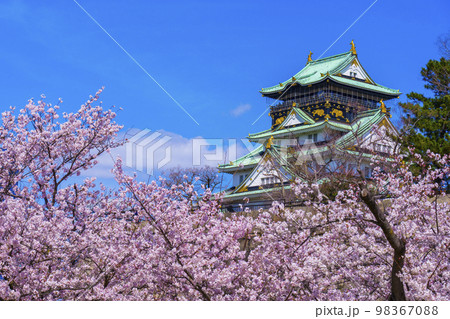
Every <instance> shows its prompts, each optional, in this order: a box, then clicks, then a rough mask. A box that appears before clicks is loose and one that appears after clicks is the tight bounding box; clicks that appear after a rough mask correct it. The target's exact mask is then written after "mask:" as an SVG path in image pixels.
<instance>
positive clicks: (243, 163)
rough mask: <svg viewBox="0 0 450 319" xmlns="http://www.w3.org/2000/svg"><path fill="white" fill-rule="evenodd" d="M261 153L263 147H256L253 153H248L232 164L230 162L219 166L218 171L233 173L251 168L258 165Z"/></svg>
mask: <svg viewBox="0 0 450 319" xmlns="http://www.w3.org/2000/svg"><path fill="white" fill-rule="evenodd" d="M262 151H263V145H259V146H258V147H256V148H255V149H254V150H253V151H251V152H250V153H248V154H247V155H244V156H242V157H241V158H238V159H237V160H235V161H234V162H230V163H228V164H223V165H219V170H220V171H224V172H225V171H228V172H230V171H233V170H236V169H239V170H240V169H243V168H245V167H252V166H255V165H256V164H258V162H259V160H260V159H261V155H259V153H261V152H262Z"/></svg>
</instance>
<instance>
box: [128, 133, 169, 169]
mask: <svg viewBox="0 0 450 319" xmlns="http://www.w3.org/2000/svg"><path fill="white" fill-rule="evenodd" d="M171 139H172V138H171V137H170V136H167V135H163V134H162V133H159V132H153V133H152V132H151V131H150V130H149V129H145V130H142V131H140V132H139V133H137V134H135V135H133V136H132V137H131V138H129V139H128V141H127V143H126V144H125V151H126V154H125V165H126V166H128V167H132V168H134V169H136V170H138V171H141V172H145V173H147V174H149V175H152V174H153V170H154V169H155V168H156V169H160V168H162V167H163V166H164V165H166V164H168V163H169V162H170V160H171V158H172V148H171V146H170V145H166V144H167V143H168V142H169V141H170V140H171ZM161 152H163V154H162V156H161ZM157 155H159V156H157ZM160 157H162V158H160ZM155 162H156V163H155Z"/></svg>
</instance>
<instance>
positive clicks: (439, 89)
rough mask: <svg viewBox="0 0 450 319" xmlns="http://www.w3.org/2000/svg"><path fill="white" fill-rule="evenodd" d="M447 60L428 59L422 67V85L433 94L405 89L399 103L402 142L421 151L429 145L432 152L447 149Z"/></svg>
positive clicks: (449, 131)
mask: <svg viewBox="0 0 450 319" xmlns="http://www.w3.org/2000/svg"><path fill="white" fill-rule="evenodd" d="M449 74H450V60H449V59H447V58H444V57H442V58H441V59H440V60H430V61H429V62H428V63H427V65H426V67H425V68H423V69H422V71H421V75H422V78H423V80H424V81H425V82H426V84H425V88H427V89H429V90H431V91H432V92H433V94H434V96H433V97H426V96H424V95H423V94H419V93H415V92H411V93H409V94H408V95H407V96H408V99H409V101H408V102H407V103H399V104H400V106H401V107H402V109H403V111H404V116H403V118H402V120H403V123H404V128H403V130H402V131H403V132H402V133H403V134H402V144H403V146H404V147H408V146H413V147H415V150H416V152H418V153H421V154H422V155H425V153H426V151H427V150H428V149H429V150H431V151H432V152H434V153H439V154H449V153H450V94H449V83H450V81H449Z"/></svg>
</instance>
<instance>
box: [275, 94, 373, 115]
mask: <svg viewBox="0 0 450 319" xmlns="http://www.w3.org/2000/svg"><path fill="white" fill-rule="evenodd" d="M327 101H328V102H330V103H337V104H340V105H343V106H349V107H352V108H356V109H357V110H360V111H364V110H368V109H374V108H377V107H378V102H377V101H373V100H369V99H361V98H355V97H351V96H345V95H343V94H339V93H334V92H320V93H317V94H314V95H311V96H306V97H300V98H294V99H289V100H286V101H282V102H281V103H278V104H277V105H272V106H271V107H270V110H271V112H280V111H285V110H288V109H290V108H292V106H293V103H294V102H295V104H296V106H297V107H304V106H309V105H314V104H318V103H324V102H327Z"/></svg>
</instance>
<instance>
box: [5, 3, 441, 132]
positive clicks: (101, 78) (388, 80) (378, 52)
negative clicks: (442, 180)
mask: <svg viewBox="0 0 450 319" xmlns="http://www.w3.org/2000/svg"><path fill="white" fill-rule="evenodd" d="M77 1H78V2H79V4H80V5H82V6H83V7H84V8H85V9H86V10H87V11H88V12H89V13H90V14H91V15H92V16H93V17H94V18H95V19H96V20H97V21H98V22H99V23H100V24H101V25H102V26H103V27H104V28H105V29H106V30H107V31H108V32H109V33H110V34H111V35H112V36H113V37H114V38H115V39H116V40H117V41H118V42H119V43H120V44H121V45H122V46H123V47H124V48H125V49H126V50H127V51H128V52H129V53H130V54H131V55H132V56H133V57H134V58H135V59H136V60H137V61H139V63H140V64H141V65H142V66H143V67H144V68H145V69H147V71H148V72H149V73H150V74H151V75H152V76H153V77H154V78H155V79H157V81H159V82H160V84H161V85H162V86H163V87H164V88H165V89H166V90H167V91H168V92H170V94H171V95H172V96H173V97H174V98H175V99H176V100H177V101H178V102H179V103H180V104H181V105H182V106H183V107H184V108H185V109H186V110H187V111H188V112H189V113H190V114H191V115H192V116H193V117H194V118H195V119H196V120H197V121H198V123H199V124H200V125H197V124H196V123H194V121H192V120H191V119H190V118H189V117H188V116H187V115H186V114H185V113H184V112H183V111H182V110H180V108H179V107H178V106H177V105H176V104H175V103H174V102H173V101H172V100H171V99H170V98H169V97H168V96H167V95H166V94H165V93H164V92H163V91H162V90H161V89H160V88H159V87H158V86H157V85H156V84H155V83H154V82H153V81H152V80H151V79H150V78H149V77H148V76H147V75H146V74H145V73H144V72H143V71H142V70H141V69H140V68H139V67H138V66H137V65H136V64H135V63H134V62H133V61H132V60H131V59H130V58H129V57H128V56H127V55H126V54H125V53H124V52H123V51H122V50H121V49H120V48H119V47H118V46H117V45H116V44H115V43H114V42H113V41H112V40H111V39H110V38H109V37H108V36H107V35H106V34H105V33H104V32H103V31H102V30H101V29H100V28H99V27H98V26H97V25H96V24H95V23H94V22H93V21H92V20H90V18H89V17H88V16H87V15H86V14H85V13H84V12H83V11H82V10H81V9H80V8H79V7H78V6H77V4H76V3H75V2H74V1H72V0H61V1H48V0H40V1H32V0H1V1H0V38H1V43H2V46H1V49H0V72H1V77H0V110H1V111H3V110H5V109H7V108H8V107H9V106H10V105H13V106H17V107H20V106H22V105H24V104H25V103H26V101H27V100H28V99H29V98H31V97H35V98H38V97H39V96H40V95H41V94H42V93H44V94H45V95H46V96H47V97H48V100H49V101H54V102H57V99H58V98H59V97H61V98H63V100H64V104H63V110H64V111H67V112H70V111H75V110H76V109H77V108H78V107H79V105H80V104H81V103H83V102H84V101H85V100H86V99H87V98H88V96H89V94H93V93H94V92H95V91H96V90H97V89H98V88H100V87H101V86H105V91H104V93H103V94H102V101H103V104H104V106H109V105H116V106H119V107H122V108H123V111H121V112H120V113H119V115H118V117H117V121H118V122H119V123H121V124H123V125H124V126H125V128H126V129H130V128H136V129H144V128H148V129H150V130H164V131H166V132H171V133H173V134H176V135H178V136H181V137H183V138H186V139H190V138H193V137H197V136H202V137H207V138H228V137H237V138H239V137H245V136H247V134H248V133H250V132H258V131H262V130H265V129H267V128H268V126H269V125H270V124H269V117H268V116H267V115H264V116H263V117H262V118H261V119H260V120H259V121H258V122H256V124H254V125H252V123H253V122H254V121H255V119H256V118H257V117H258V116H259V115H260V114H261V112H263V111H264V110H265V109H266V107H267V104H266V100H265V98H262V97H261V95H260V93H259V92H258V91H259V90H260V89H261V87H266V86H272V85H274V84H277V83H279V82H281V81H284V80H286V79H287V78H289V77H291V76H292V75H293V74H295V73H296V72H297V71H299V70H300V69H301V68H302V67H303V66H304V65H305V62H306V58H307V55H308V53H309V50H311V51H312V52H313V59H314V58H317V57H318V56H319V55H320V54H321V53H322V52H323V51H324V50H325V49H326V48H327V47H328V46H329V45H330V44H331V43H333V41H335V40H336V38H337V37H338V36H339V35H340V34H341V33H342V32H343V31H344V30H345V29H346V28H347V27H348V26H349V25H350V24H351V23H352V22H353V21H354V20H355V19H356V18H357V17H358V16H359V15H360V14H361V13H362V12H363V11H364V10H366V9H367V7H369V6H370V5H371V4H372V3H373V0H369V1H366V0H360V1H346V0H341V1H277V2H275V1H265V0H259V1H242V0H241V1H206V0H205V1H138V0H135V1H112V0H108V1H106V0H105V1H103V0H99V1H87V0H77ZM448 12H450V3H449V2H448V1H444V0H442V1H437V0H436V1H388V0H379V1H377V2H376V3H375V4H374V5H373V7H372V8H371V9H370V10H369V11H368V12H367V13H366V14H365V15H364V16H363V17H362V18H361V19H360V20H359V21H358V22H357V23H356V24H355V25H354V26H353V27H352V28H351V29H350V30H349V31H348V32H347V33H346V34H345V35H344V36H342V38H341V39H340V40H339V41H338V42H337V43H336V44H335V45H334V46H333V47H332V48H331V49H330V50H329V51H328V52H327V53H326V56H327V55H333V54H338V53H342V52H345V51H348V50H349V48H350V45H349V42H350V41H351V40H352V39H353V40H354V41H355V44H356V49H357V52H358V56H359V58H360V61H361V63H362V65H363V66H364V68H365V69H366V70H367V71H368V73H369V74H370V75H371V77H372V78H373V79H374V80H375V81H376V82H378V83H380V84H383V85H385V86H388V87H391V88H395V89H400V91H401V92H404V93H407V92H410V91H412V90H415V91H421V92H423V82H422V81H421V78H420V75H419V71H420V68H421V67H423V66H424V65H425V64H426V62H427V61H428V60H429V59H430V58H438V57H439V52H438V48H437V45H436V42H437V38H438V36H440V35H442V34H444V33H446V32H448V31H449V30H450V19H449V18H448ZM403 99H404V95H403V97H402V100H403Z"/></svg>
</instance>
